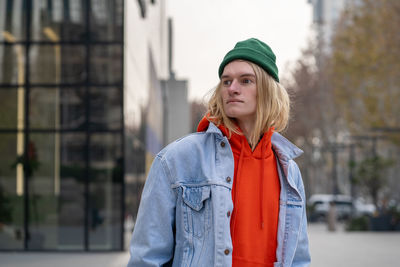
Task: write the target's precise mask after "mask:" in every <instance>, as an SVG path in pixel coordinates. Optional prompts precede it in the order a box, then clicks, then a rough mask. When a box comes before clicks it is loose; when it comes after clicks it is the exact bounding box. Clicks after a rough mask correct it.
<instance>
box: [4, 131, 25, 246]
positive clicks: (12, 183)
mask: <svg viewBox="0 0 400 267" xmlns="http://www.w3.org/2000/svg"><path fill="white" fill-rule="evenodd" d="M16 146H17V135H16V134H0V151H1V153H0V250H1V249H7V250H8V249H22V248H23V244H24V243H23V240H24V223H23V222H24V208H23V207H24V206H23V196H22V195H18V194H17V187H18V185H17V183H18V182H17V170H16V163H17V161H18V158H17V153H16Z"/></svg>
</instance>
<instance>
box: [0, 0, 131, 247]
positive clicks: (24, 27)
mask: <svg viewBox="0 0 400 267" xmlns="http://www.w3.org/2000/svg"><path fill="white" fill-rule="evenodd" d="M123 18H124V1H123V0H113V1H108V0H90V1H89V0H85V1H76V0H67V1H61V0H51V1H41V0H32V1H26V0H25V1H24V0H15V1H3V0H2V1H0V66H1V67H0V151H1V153H0V250H35V251H36V250H38V251H43V250H121V249H123V219H124V205H123V204H124V202H123V201H124V191H123V189H124V179H123V173H124V165H123V162H124V153H123V151H124V139H123V136H124V135H123V133H124V124H123V110H122V107H123V106H122V103H123V51H124V50H123V44H124V43H123V33H124V31H123V26H124V24H123V21H124V20H123Z"/></svg>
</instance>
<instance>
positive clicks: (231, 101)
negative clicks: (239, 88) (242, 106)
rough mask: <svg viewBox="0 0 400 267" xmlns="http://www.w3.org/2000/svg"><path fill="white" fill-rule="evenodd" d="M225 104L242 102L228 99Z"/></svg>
mask: <svg viewBox="0 0 400 267" xmlns="http://www.w3.org/2000/svg"><path fill="white" fill-rule="evenodd" d="M226 103H227V104H230V103H243V101H242V100H239V99H228V101H226Z"/></svg>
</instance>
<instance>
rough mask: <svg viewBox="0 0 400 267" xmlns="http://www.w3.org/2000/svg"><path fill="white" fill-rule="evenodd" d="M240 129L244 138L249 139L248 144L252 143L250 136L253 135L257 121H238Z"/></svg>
mask: <svg viewBox="0 0 400 267" xmlns="http://www.w3.org/2000/svg"><path fill="white" fill-rule="evenodd" d="M238 124H239V127H240V129H241V130H242V132H243V134H244V136H245V137H246V139H247V142H248V143H249V144H250V146H251V145H252V144H251V143H250V136H251V135H252V134H253V131H254V125H255V121H252V120H245V121H238Z"/></svg>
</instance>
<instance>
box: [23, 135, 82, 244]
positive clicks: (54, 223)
mask: <svg viewBox="0 0 400 267" xmlns="http://www.w3.org/2000/svg"><path fill="white" fill-rule="evenodd" d="M30 137H31V139H30V141H29V147H30V149H31V152H30V154H31V155H32V156H31V159H30V164H31V165H32V167H31V172H30V176H31V178H30V184H29V200H30V202H29V214H30V218H29V229H30V238H29V240H28V241H29V242H28V247H29V249H33V250H36V249H39V250H41V249H64V250H68V249H83V236H84V234H83V232H84V227H83V225H84V190H83V177H84V168H85V166H84V163H83V162H84V161H82V157H83V156H82V155H81V154H82V153H83V152H82V151H84V143H85V137H84V135H83V134H63V135H61V138H60V143H58V144H57V143H56V142H55V140H56V135H55V134H42V133H40V134H34V133H33V134H31V135H30ZM57 146H59V147H58V149H57ZM56 153H59V154H60V155H59V157H55V154H56ZM57 158H58V159H59V160H58V162H57ZM57 177H61V181H57V179H59V178H57ZM71 214H73V215H74V216H71Z"/></svg>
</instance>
